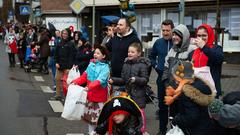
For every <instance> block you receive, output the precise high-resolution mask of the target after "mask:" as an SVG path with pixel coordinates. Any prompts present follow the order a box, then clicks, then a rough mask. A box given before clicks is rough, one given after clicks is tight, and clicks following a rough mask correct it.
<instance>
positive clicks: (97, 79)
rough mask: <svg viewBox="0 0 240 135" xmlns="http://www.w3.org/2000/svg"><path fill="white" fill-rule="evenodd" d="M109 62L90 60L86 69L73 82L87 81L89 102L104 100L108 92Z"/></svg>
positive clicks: (81, 82) (79, 83) (82, 82)
mask: <svg viewBox="0 0 240 135" xmlns="http://www.w3.org/2000/svg"><path fill="white" fill-rule="evenodd" d="M109 75H110V68H109V64H108V63H107V62H106V61H98V60H94V59H93V60H91V62H90V64H89V65H88V67H87V69H86V71H85V72H84V73H83V74H82V75H81V76H80V77H79V78H77V79H75V80H73V83H75V84H78V85H82V84H84V83H87V88H88V94H87V99H88V101H90V102H105V101H107V94H108V88H107V86H108V77H109Z"/></svg>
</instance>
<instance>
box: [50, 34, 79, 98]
mask: <svg viewBox="0 0 240 135" xmlns="http://www.w3.org/2000/svg"><path fill="white" fill-rule="evenodd" d="M69 37H70V32H69V31H68V30H63V31H62V41H61V43H60V44H59V45H58V46H56V53H55V61H56V68H57V72H56V95H55V96H54V97H52V98H51V99H54V100H61V99H62V97H61V95H60V93H61V78H62V76H63V74H64V73H68V71H69V69H71V68H72V66H73V62H74V57H75V54H76V49H75V47H74V44H73V42H71V41H70V40H69Z"/></svg>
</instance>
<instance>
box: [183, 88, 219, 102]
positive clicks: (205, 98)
mask: <svg viewBox="0 0 240 135" xmlns="http://www.w3.org/2000/svg"><path fill="white" fill-rule="evenodd" d="M183 93H184V94H185V95H186V96H187V97H189V98H190V99H192V100H193V101H194V102H195V103H197V104H198V105H200V106H208V105H209V104H210V103H211V102H212V101H213V99H214V98H215V96H216V93H215V92H212V94H211V95H207V94H203V93H202V92H201V91H200V90H198V89H196V88H194V87H193V86H191V85H189V84H186V85H184V86H183Z"/></svg>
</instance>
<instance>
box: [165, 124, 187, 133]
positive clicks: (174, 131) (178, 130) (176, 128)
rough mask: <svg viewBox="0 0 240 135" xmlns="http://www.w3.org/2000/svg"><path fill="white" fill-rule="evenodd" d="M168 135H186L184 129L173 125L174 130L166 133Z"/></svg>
mask: <svg viewBox="0 0 240 135" xmlns="http://www.w3.org/2000/svg"><path fill="white" fill-rule="evenodd" d="M166 135H184V133H183V131H182V129H180V128H179V127H178V125H176V126H174V125H172V128H171V129H170V130H169V131H168V132H167V133H166Z"/></svg>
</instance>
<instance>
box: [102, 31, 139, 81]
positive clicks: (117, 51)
mask: <svg viewBox="0 0 240 135" xmlns="http://www.w3.org/2000/svg"><path fill="white" fill-rule="evenodd" d="M134 42H137V43H140V40H139V38H138V36H137V34H136V32H134V31H133V29H130V31H129V32H128V33H127V34H126V35H124V36H121V35H119V34H117V35H116V36H114V37H113V38H112V39H111V40H110V41H109V42H108V43H107V44H106V46H107V48H108V50H109V51H110V52H111V70H112V76H113V77H121V71H122V66H123V63H124V60H125V58H126V57H127V55H128V47H129V46H130V44H132V43H134Z"/></svg>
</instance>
